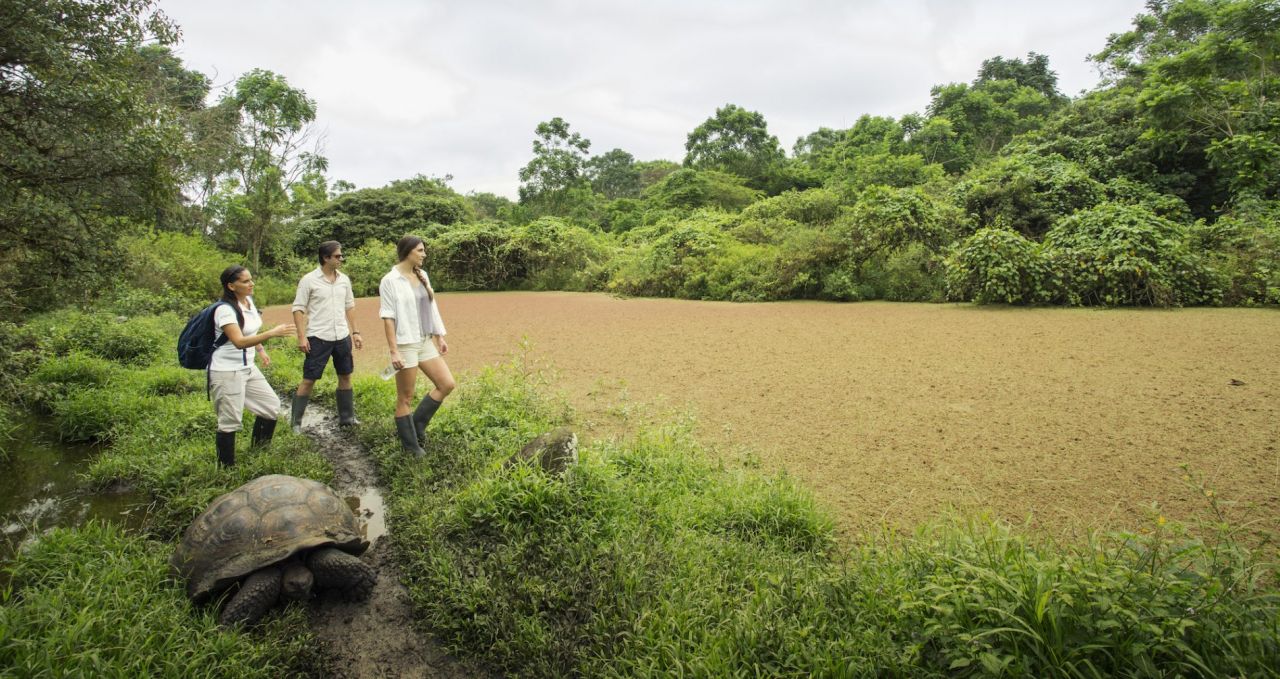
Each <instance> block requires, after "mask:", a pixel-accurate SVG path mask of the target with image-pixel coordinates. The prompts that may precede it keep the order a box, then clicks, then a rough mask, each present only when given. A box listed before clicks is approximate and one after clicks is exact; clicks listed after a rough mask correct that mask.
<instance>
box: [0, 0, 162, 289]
mask: <svg viewBox="0 0 1280 679" xmlns="http://www.w3.org/2000/svg"><path fill="white" fill-rule="evenodd" d="M153 4H154V3H152V2H149V1H147V0H106V1H104V2H95V3H84V2H78V1H76V0H50V1H48V2H39V3H23V2H6V3H4V4H3V5H0V27H2V28H0V45H4V49H3V53H4V56H3V58H0V158H3V159H4V162H3V167H0V250H3V251H4V253H5V257H4V259H3V260H2V261H0V279H3V280H5V281H6V282H7V285H6V286H4V289H3V290H0V307H4V308H8V309H9V310H11V311H12V310H17V311H19V312H21V311H24V310H27V309H47V308H53V307H55V306H57V305H59V304H65V303H68V302H71V301H78V300H82V299H84V298H85V297H86V296H87V295H86V294H85V291H86V290H89V291H92V290H96V289H102V288H105V287H106V286H107V284H108V283H109V282H110V279H111V277H112V275H113V274H114V269H115V257H114V256H113V255H114V254H115V252H114V243H115V240H116V236H117V235H119V234H120V233H121V232H122V231H127V230H128V229H130V228H133V224H134V223H135V222H136V221H137V220H141V219H146V218H149V217H150V216H151V215H153V214H154V211H155V210H156V209H158V208H159V207H160V206H162V205H164V204H166V203H167V202H168V201H169V200H170V199H171V198H172V197H173V196H174V195H175V194H176V184H175V182H174V178H173V177H172V175H171V174H170V172H169V169H170V167H171V166H172V163H171V162H170V161H171V160H172V159H173V158H174V156H175V155H176V154H177V152H178V149H179V147H180V145H181V143H182V142H181V133H180V130H179V128H178V126H177V125H175V124H174V119H173V116H171V115H169V114H168V112H167V110H166V106H165V104H164V103H163V102H160V101H157V100H156V98H154V97H153V96H152V94H153V91H154V90H153V87H152V81H150V80H149V79H148V78H147V77H145V76H144V75H143V74H144V72H145V69H146V66H147V64H148V63H149V61H148V60H149V57H148V56H147V54H146V53H144V52H143V51H141V48H142V47H143V45H145V44H146V43H148V42H151V41H154V42H156V43H158V44H162V45H163V44H170V43H172V42H173V41H175V40H176V38H177V28H176V27H175V26H174V25H173V24H172V23H171V22H170V21H169V20H168V19H167V18H166V17H165V16H164V15H163V14H161V13H160V12H158V11H156V10H155V9H154V8H153ZM19 291H21V292H19Z"/></svg>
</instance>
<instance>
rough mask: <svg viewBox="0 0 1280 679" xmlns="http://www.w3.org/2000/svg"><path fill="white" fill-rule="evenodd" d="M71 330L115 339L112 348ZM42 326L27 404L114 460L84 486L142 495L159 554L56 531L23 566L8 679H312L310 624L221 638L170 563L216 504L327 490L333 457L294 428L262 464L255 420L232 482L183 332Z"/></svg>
mask: <svg viewBox="0 0 1280 679" xmlns="http://www.w3.org/2000/svg"><path fill="white" fill-rule="evenodd" d="M68 318H71V320H72V321H76V322H82V323H84V325H85V326H87V327H91V328H100V329H101V328H109V330H106V331H104V332H106V333H107V339H108V340H109V341H103V338H102V336H100V335H94V334H92V333H86V332H83V331H81V330H79V329H78V326H75V323H68V321H67V319H68ZM31 326H32V327H28V328H24V329H23V331H24V332H26V333H28V335H27V338H28V339H31V338H35V337H38V338H39V341H31V342H29V345H30V346H34V349H30V351H32V352H34V353H35V354H36V355H38V356H39V358H40V360H39V361H37V362H35V363H34V364H33V367H32V369H31V370H30V372H29V374H27V375H26V376H25V377H23V378H22V379H23V384H24V386H25V392H26V393H27V395H28V396H27V398H26V399H25V401H26V403H27V404H28V405H30V406H31V407H33V408H36V409H39V410H41V411H43V412H45V413H47V414H49V415H50V416H51V417H52V418H53V420H54V422H55V423H56V425H57V431H58V433H59V436H61V437H62V438H63V439H64V440H67V441H98V442H103V443H105V444H107V445H106V446H105V447H104V448H103V450H102V452H101V453H100V454H99V455H97V456H96V457H95V458H94V460H93V462H92V463H91V465H90V467H89V470H88V471H87V476H86V484H87V485H88V486H91V487H92V486H107V485H110V484H113V483H115V482H124V483H126V484H128V485H130V486H132V487H134V488H136V489H137V490H140V491H143V492H144V493H146V495H147V496H148V497H149V498H150V506H149V507H148V508H147V512H146V516H147V520H146V523H145V526H144V527H143V529H142V533H143V535H144V536H146V537H149V538H151V539H150V540H149V539H143V537H141V536H132V537H131V536H125V535H123V534H122V533H121V529H120V528H118V527H116V526H114V525H90V526H86V527H82V528H77V529H59V530H57V531H54V532H52V533H49V534H47V535H44V536H42V537H41V538H40V539H39V540H37V541H36V542H35V543H34V545H33V546H32V547H31V548H29V549H27V550H24V551H22V552H21V553H19V554H18V556H17V557H16V558H15V560H14V561H13V562H12V564H10V565H8V566H7V568H6V570H8V571H10V574H11V576H12V581H11V584H10V585H9V586H8V587H7V588H6V589H5V590H4V591H3V598H2V599H0V675H5V676H7V674H6V670H5V669H4V668H12V671H13V672H16V673H17V675H18V676H111V677H135V676H263V677H275V676H284V675H291V674H297V673H305V672H307V671H310V670H311V669H313V668H314V667H315V663H316V657H315V655H314V652H313V651H312V650H311V648H310V647H311V640H310V631H309V629H308V628H307V625H306V620H305V614H303V613H302V612H301V611H300V610H298V609H295V610H292V611H291V612H287V613H285V614H284V615H281V616H269V618H268V622H267V623H266V624H265V625H264V626H262V627H261V628H259V629H256V630H254V631H253V632H251V633H247V634H246V633H241V632H226V631H222V630H219V629H217V628H216V625H215V624H214V617H213V615H214V614H213V612H212V610H213V609H212V608H206V609H201V610H196V609H194V608H193V607H192V606H191V604H190V602H189V601H187V599H186V597H185V595H184V594H183V590H182V588H181V586H180V584H178V583H174V582H170V581H168V580H167V579H166V577H167V569H168V567H167V565H166V563H165V561H166V559H167V558H168V556H169V555H170V554H171V553H172V551H173V549H174V546H175V542H174V541H175V540H176V539H177V538H178V536H180V535H181V533H182V531H184V530H185V528H186V526H187V525H188V524H189V523H190V522H191V520H192V519H194V518H195V517H196V516H197V515H198V514H199V513H200V512H201V511H203V510H204V508H205V507H206V506H208V504H209V502H210V501H212V500H213V499H214V498H215V497H217V496H218V495H221V494H223V493H226V492H228V491H230V490H232V489H234V488H236V487H237V486H239V485H241V484H243V483H245V482H246V481H248V480H250V479H252V478H255V477H258V476H261V475H263V474H290V475H294V476H302V477H307V478H312V479H316V480H319V481H322V482H325V483H329V482H331V480H332V476H333V471H332V468H331V467H330V466H329V464H328V462H327V461H326V460H325V459H324V457H323V455H321V454H320V453H319V452H318V451H317V450H315V448H314V446H312V444H311V443H310V441H309V440H308V439H306V438H305V437H301V436H296V435H294V434H293V433H292V431H290V430H289V428H288V427H287V426H284V425H281V426H278V427H277V429H276V438H275V440H274V441H273V442H272V444H271V445H270V446H269V447H267V448H265V449H251V448H250V447H249V438H250V435H249V430H250V429H251V428H252V416H246V418H245V425H246V426H245V430H244V431H243V432H242V434H241V435H240V436H239V437H238V440H237V464H236V466H235V467H233V468H231V469H224V468H222V467H220V466H219V465H218V463H217V456H216V454H215V452H214V430H215V428H216V420H215V417H214V414H213V406H212V404H211V403H210V402H209V401H208V400H207V397H206V395H205V377H204V373H203V372H201V371H193V370H184V369H182V368H178V367H176V355H175V354H174V352H173V346H174V345H175V344H176V339H174V338H176V337H177V335H178V331H179V330H180V329H181V322H180V321H179V320H178V319H177V318H176V317H158V318H144V319H136V320H129V321H126V322H123V323H117V322H116V321H115V319H114V318H113V319H110V322H107V321H105V320H103V319H102V317H100V316H84V317H82V316H79V315H76V314H74V313H70V312H59V313H57V314H52V315H50V316H49V317H42V318H39V319H35V320H34V321H33V322H32V324H31ZM11 332H12V331H11ZM131 341H132V342H134V343H132V344H131ZM153 540H154V541H153Z"/></svg>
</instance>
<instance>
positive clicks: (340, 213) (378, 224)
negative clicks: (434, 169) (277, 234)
mask: <svg viewBox="0 0 1280 679" xmlns="http://www.w3.org/2000/svg"><path fill="white" fill-rule="evenodd" d="M424 184H425V185H426V186H437V185H436V184H434V183H432V182H430V181H428V182H425V183H424V182H413V181H400V182H393V183H392V184H391V185H390V186H386V187H383V188H377V189H360V190H357V191H351V192H348V193H344V194H342V195H341V196H338V197H336V198H334V199H333V200H332V201H330V202H328V203H327V204H324V205H321V206H319V207H317V208H316V209H313V210H311V211H309V213H308V215H307V218H306V219H304V220H303V221H302V223H301V224H300V225H299V227H298V232H297V234H296V236H295V241H294V243H295V245H294V249H295V251H296V252H297V253H298V254H300V255H304V256H305V255H310V254H311V253H312V252H314V250H315V248H316V245H318V244H319V243H321V242H323V241H326V240H337V241H341V242H342V243H344V244H346V245H349V246H351V247H358V246H360V245H362V244H364V242H365V241H368V240H374V241H379V242H384V243H394V242H395V241H396V240H398V239H399V238H400V237H401V236H403V235H404V234H406V233H416V234H422V233H424V232H425V231H426V230H427V228H428V227H429V226H431V225H433V224H442V225H446V226H447V225H452V224H457V223H459V222H461V221H463V220H464V219H466V218H467V217H468V216H470V215H469V212H468V206H467V202H466V200H465V199H464V198H463V197H462V196H459V195H457V194H455V193H453V192H452V191H448V192H447V193H440V192H436V191H433V190H417V191H415V190H411V187H413V186H423V185H424Z"/></svg>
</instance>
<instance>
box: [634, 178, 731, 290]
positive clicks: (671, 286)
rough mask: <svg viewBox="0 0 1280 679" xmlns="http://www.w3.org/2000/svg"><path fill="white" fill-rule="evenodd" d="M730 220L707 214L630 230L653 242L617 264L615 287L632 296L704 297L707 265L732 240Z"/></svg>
mask: <svg viewBox="0 0 1280 679" xmlns="http://www.w3.org/2000/svg"><path fill="white" fill-rule="evenodd" d="M673 176H674V175H673ZM726 217H727V215H724V214H723V213H717V212H712V211H704V212H699V213H695V214H694V215H691V216H690V218H688V219H685V220H670V221H666V222H662V223H660V224H659V225H656V226H654V227H649V228H646V229H644V230H637V231H632V232H630V234H628V235H630V236H634V237H636V239H637V240H640V239H641V238H642V237H644V236H651V239H649V238H645V239H644V242H642V243H641V244H640V245H639V247H636V248H634V249H632V250H628V251H626V252H625V253H624V254H623V255H621V256H620V257H619V258H618V259H617V260H615V263H614V266H615V267H616V268H615V270H614V271H613V273H612V275H611V277H610V279H609V282H608V287H609V289H610V290H613V291H616V292H622V293H626V294H629V295H648V296H656V297H684V298H690V299H703V298H704V297H706V296H707V295H708V290H707V274H706V269H707V262H708V260H709V258H710V257H711V256H713V255H714V254H715V253H716V252H717V251H718V250H719V249H721V248H723V247H725V246H727V245H728V244H729V243H730V242H731V241H732V238H731V237H730V236H729V235H728V234H726V233H724V231H722V229H721V226H720V224H721V223H722V222H723V220H724V219H725V218H726Z"/></svg>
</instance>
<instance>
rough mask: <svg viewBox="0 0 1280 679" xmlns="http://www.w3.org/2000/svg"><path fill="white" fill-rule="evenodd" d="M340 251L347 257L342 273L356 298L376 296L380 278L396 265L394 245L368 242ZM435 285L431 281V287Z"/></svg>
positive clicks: (374, 241)
mask: <svg viewBox="0 0 1280 679" xmlns="http://www.w3.org/2000/svg"><path fill="white" fill-rule="evenodd" d="M342 251H343V254H345V255H346V257H347V260H346V262H344V263H343V265H342V271H343V273H345V274H347V276H348V277H349V278H350V279H351V292H352V294H354V295H355V296H356V297H374V296H376V295H377V294H378V285H379V284H380V283H381V282H382V277H383V276H385V275H387V272H388V271H390V270H391V267H392V266H395V264H396V245H395V243H391V242H385V241H378V240H370V241H365V242H364V243H363V244H362V245H360V246H359V247H356V248H346V247H344V248H343V250H342ZM435 284H436V281H434V280H433V281H432V285H435Z"/></svg>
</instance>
